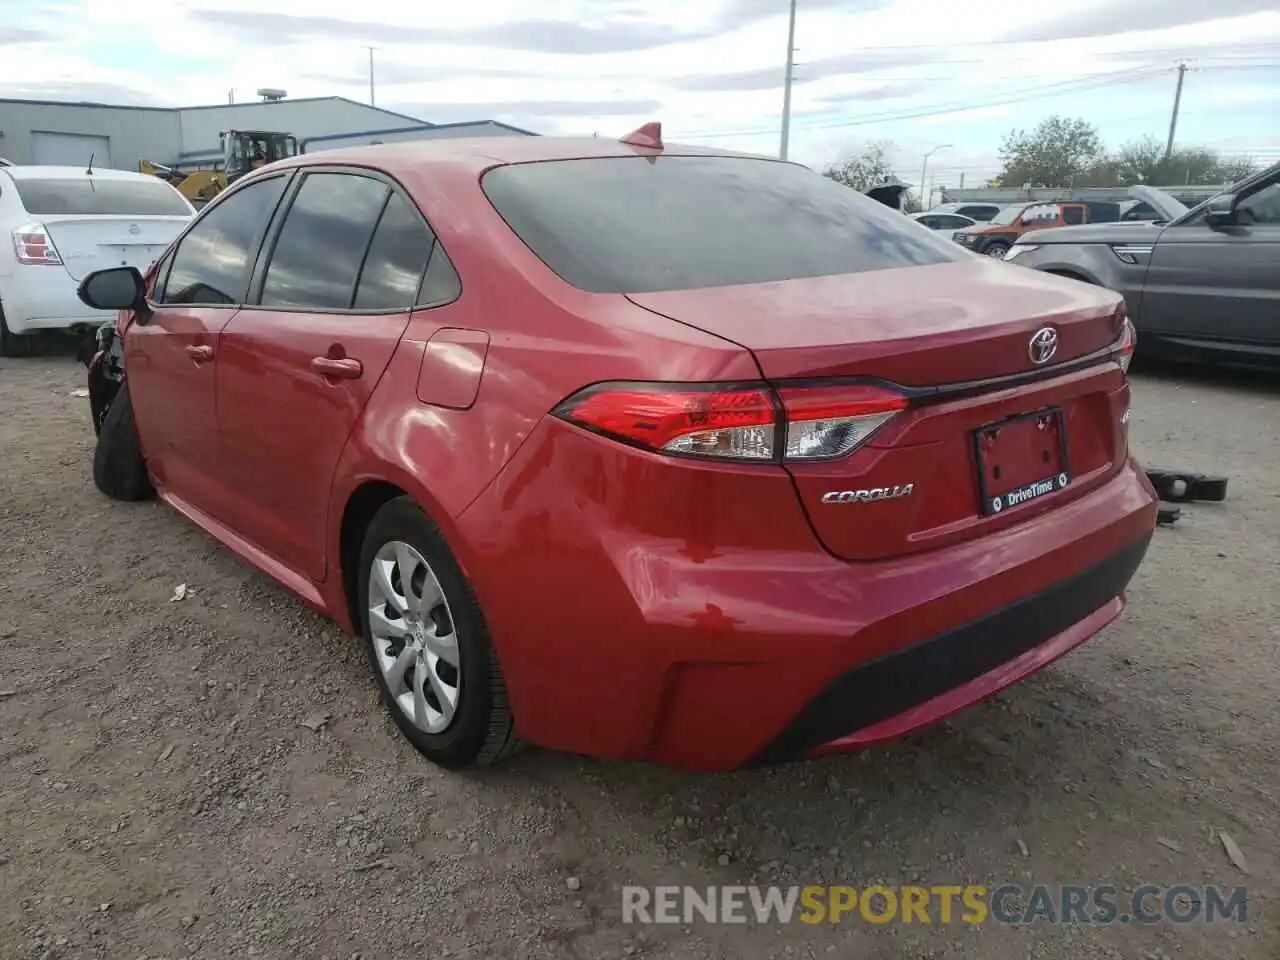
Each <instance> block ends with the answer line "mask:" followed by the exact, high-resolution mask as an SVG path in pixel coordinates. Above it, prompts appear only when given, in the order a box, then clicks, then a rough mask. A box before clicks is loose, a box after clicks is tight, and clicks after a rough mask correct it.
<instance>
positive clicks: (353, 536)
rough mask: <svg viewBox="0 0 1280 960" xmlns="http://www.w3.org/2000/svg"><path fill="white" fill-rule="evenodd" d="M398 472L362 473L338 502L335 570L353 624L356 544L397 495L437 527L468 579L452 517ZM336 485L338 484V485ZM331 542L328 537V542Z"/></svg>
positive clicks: (355, 619)
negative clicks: (339, 510)
mask: <svg viewBox="0 0 1280 960" xmlns="http://www.w3.org/2000/svg"><path fill="white" fill-rule="evenodd" d="M384 466H386V465H384ZM399 473H400V471H398V470H395V469H391V468H389V467H388V468H387V469H384V470H377V471H376V472H374V473H372V474H366V475H364V476H363V477H361V478H360V479H359V481H358V482H357V483H356V484H355V487H354V488H353V489H352V490H351V492H350V493H348V494H347V496H346V499H345V501H343V503H342V519H341V521H339V526H338V538H337V548H338V555H337V571H336V572H337V573H338V574H339V580H338V582H339V584H340V585H341V587H342V593H343V600H344V602H345V604H346V606H345V609H346V611H347V614H348V616H350V617H351V623H352V624H353V625H358V624H359V623H360V618H359V607H358V604H359V601H358V595H359V592H360V591H359V587H358V581H359V579H360V548H361V546H362V545H363V543H364V535H365V531H366V530H368V529H369V524H370V523H371V522H372V521H373V518H374V517H375V516H376V515H377V513H378V511H379V510H381V509H382V508H383V507H384V506H386V505H387V504H388V503H390V502H391V501H392V500H395V499H397V498H399V497H407V498H408V499H409V500H411V501H413V503H414V504H415V505H416V506H417V507H418V509H419V510H421V511H422V512H423V513H424V514H426V516H427V519H428V520H430V521H431V523H433V524H434V525H435V526H436V528H437V529H438V530H439V531H440V536H441V537H442V538H443V539H444V541H445V546H447V547H448V548H449V553H450V554H452V556H453V559H454V560H455V562H457V564H458V566H459V567H460V568H461V569H462V573H463V576H465V577H467V579H468V580H470V579H471V571H470V564H469V563H468V559H467V556H466V554H465V552H464V551H462V550H460V549H459V544H458V532H457V529H456V528H455V527H454V525H453V523H452V517H451V516H450V515H449V513H448V512H447V511H446V510H445V509H444V508H443V506H442V505H441V504H440V503H439V502H437V501H436V499H435V498H434V497H432V496H431V495H430V494H429V493H428V492H427V491H426V490H424V489H423V488H422V486H421V485H420V484H418V483H417V482H416V478H415V477H413V476H412V475H411V474H410V475H398V474H399ZM339 487H340V488H341V485H339ZM335 513H336V510H335ZM332 542H333V541H332V540H331V541H330V543H332Z"/></svg>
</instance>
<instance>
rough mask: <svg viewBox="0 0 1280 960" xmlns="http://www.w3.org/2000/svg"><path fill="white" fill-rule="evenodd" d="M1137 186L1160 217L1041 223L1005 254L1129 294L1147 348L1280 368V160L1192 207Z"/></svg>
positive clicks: (1142, 344) (1143, 347)
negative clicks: (1063, 224)
mask: <svg viewBox="0 0 1280 960" xmlns="http://www.w3.org/2000/svg"><path fill="white" fill-rule="evenodd" d="M1133 193H1134V196H1135V197H1136V198H1138V199H1140V200H1143V201H1145V202H1146V203H1148V204H1150V205H1151V206H1152V207H1154V208H1155V209H1156V211H1157V212H1158V213H1159V215H1160V216H1161V217H1162V218H1163V219H1161V220H1156V221H1154V222H1145V223H1144V222H1132V221H1129V222H1119V223H1099V224H1090V225H1087V226H1081V227H1059V228H1055V229H1048V230H1037V231H1035V232H1033V233H1028V234H1025V235H1024V236H1023V237H1021V238H1020V239H1019V240H1018V241H1017V242H1016V243H1015V244H1014V245H1013V246H1012V247H1011V248H1010V249H1009V252H1008V253H1007V254H1005V257H1004V259H1005V260H1007V261H1012V262H1013V263H1015V264H1018V265H1021V266H1024V267H1031V268H1033V269H1035V270H1043V271H1045V272H1046V273H1055V274H1058V275H1059V276H1064V277H1072V278H1074V279H1076V280H1083V281H1084V282H1086V283H1092V284H1097V285H1099V286H1103V287H1107V288H1109V289H1111V290H1114V291H1116V292H1117V293H1120V294H1123V295H1124V298H1125V301H1126V302H1127V304H1128V307H1129V316H1130V318H1131V319H1132V320H1133V323H1134V326H1135V327H1136V328H1137V330H1138V349H1139V352H1140V353H1146V354H1149V355H1151V354H1163V355H1166V356H1176V357H1182V358H1187V359H1204V360H1215V361H1220V362H1228V363H1244V364H1250V365H1262V366H1275V367H1280V163H1278V164H1275V165H1274V166H1272V167H1270V168H1268V169H1266V170H1263V171H1261V172H1260V173H1257V174H1255V175H1253V176H1252V177H1249V178H1248V179H1246V180H1244V181H1242V182H1240V183H1238V184H1236V185H1235V186H1234V187H1231V188H1230V189H1228V190H1227V191H1226V192H1224V193H1221V194H1219V195H1218V196H1216V197H1213V198H1212V199H1210V200H1207V201H1206V202H1204V203H1202V204H1200V205H1199V206H1197V207H1196V208H1195V209H1192V210H1188V209H1187V208H1186V207H1185V206H1183V205H1182V204H1181V203H1179V202H1178V201H1177V200H1175V199H1174V198H1173V197H1171V196H1169V195H1168V194H1167V193H1164V192H1163V191H1160V190H1155V189H1153V188H1150V187H1134V188H1133Z"/></svg>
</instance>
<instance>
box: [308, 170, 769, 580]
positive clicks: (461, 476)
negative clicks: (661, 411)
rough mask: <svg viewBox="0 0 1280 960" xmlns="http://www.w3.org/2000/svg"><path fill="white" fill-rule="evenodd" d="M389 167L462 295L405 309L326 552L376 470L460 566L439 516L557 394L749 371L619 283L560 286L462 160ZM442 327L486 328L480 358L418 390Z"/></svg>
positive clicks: (454, 508)
mask: <svg viewBox="0 0 1280 960" xmlns="http://www.w3.org/2000/svg"><path fill="white" fill-rule="evenodd" d="M398 175H399V176H400V179H401V182H402V183H403V184H404V185H405V186H406V187H407V188H408V189H409V191H410V193H411V194H412V195H413V198H414V200H415V201H416V202H417V203H418V205H419V207H420V208H421V209H422V212H423V213H424V214H425V215H426V216H427V219H428V220H429V221H430V222H431V224H432V227H433V228H434V229H435V231H436V234H437V236H438V238H439V241H440V244H441V247H442V249H443V250H444V251H445V252H446V254H447V255H448V257H449V259H450V260H451V261H452V262H453V265H454V267H455V268H456V269H457V272H458V275H459V277H460V279H461V281H462V294H461V296H459V297H458V299H456V300H454V301H453V302H452V303H449V304H447V305H443V306H440V307H435V308H431V309H424V310H418V311H415V312H414V314H413V315H412V317H411V319H410V322H409V325H408V327H407V328H406V330H405V333H404V338H403V339H402V340H401V342H400V344H399V346H398V347H397V349H396V352H395V354H394V355H393V356H392V359H391V362H390V363H389V364H388V366H387V370H386V372H385V373H384V375H383V378H382V381H381V382H380V383H379V385H378V387H377V389H376V390H375V391H374V394H373V396H372V397H371V398H370V401H369V404H368V406H367V407H366V408H365V411H364V414H363V416H362V418H361V420H360V422H359V424H358V425H357V428H356V429H355V430H354V431H353V433H352V437H351V440H350V442H349V443H348V444H347V448H346V449H345V450H344V451H343V456H342V459H341V461H340V462H339V465H338V469H337V472H336V474H335V477H334V484H333V501H332V505H331V510H330V518H331V519H330V525H331V534H330V545H331V547H330V548H331V550H332V551H333V554H332V555H334V556H336V555H337V549H338V543H339V538H340V526H341V518H342V515H343V512H344V510H345V507H346V503H347V501H348V500H349V498H350V497H351V494H352V493H353V492H354V491H355V490H356V489H357V488H358V487H359V486H360V485H361V484H362V483H364V482H366V481H368V480H382V481H386V482H389V483H393V484H395V485H396V486H398V487H400V488H401V489H403V490H405V491H406V492H407V493H408V494H409V495H410V496H412V497H414V499H416V500H417V501H418V503H419V504H420V505H421V506H422V507H423V509H424V510H426V511H427V513H428V514H430V515H431V516H432V518H433V519H434V520H435V521H436V522H437V523H438V524H439V525H440V527H441V529H442V530H443V531H444V533H445V535H446V537H448V538H449V539H450V541H451V543H453V546H454V551H455V553H457V554H458V558H459V560H460V561H462V563H463V566H464V568H465V567H466V566H467V555H468V552H469V551H468V549H467V545H466V544H465V543H462V542H459V541H458V540H457V538H456V529H455V527H454V523H453V519H454V518H455V517H457V516H458V515H459V514H461V513H462V511H463V510H465V509H466V507H467V506H468V505H469V504H470V503H472V502H473V501H474V500H475V499H476V497H478V496H479V495H480V493H481V492H482V491H483V490H484V489H485V488H486V486H487V485H488V484H490V483H491V482H492V481H493V480H494V478H495V477H496V476H498V474H499V473H500V471H501V470H502V467H503V465H504V464H506V463H507V462H508V461H509V460H510V459H511V458H512V457H513V456H514V455H515V453H516V451H517V450H518V449H519V447H520V445H521V444H522V443H524V441H525V440H526V439H527V438H528V436H529V435H530V433H531V431H532V430H533V428H534V427H535V426H536V425H537V424H538V422H539V421H540V420H541V419H542V418H543V417H544V416H546V415H547V413H548V412H549V411H550V410H551V409H552V408H553V407H554V406H555V405H556V404H557V403H559V402H560V401H561V400H563V399H564V398H565V397H566V396H568V395H569V394H571V393H573V392H575V391H576V390H579V389H581V388H582V387H584V386H587V385H589V384H591V383H596V382H600V381H604V380H677V381H678V380H694V381H700V380H742V379H755V378H757V377H758V376H759V369H758V368H757V367H756V365H755V361H754V360H753V359H752V357H751V355H750V354H749V353H748V352H747V351H746V350H744V349H743V348H741V347H739V346H737V345H736V344H732V343H729V342H728V341H725V340H722V339H720V338H719V337H716V336H714V335H712V334H708V333H705V332H703V331H700V330H694V329H692V328H689V327H686V326H684V325H682V324H678V323H674V322H673V321H671V320H668V319H666V318H664V317H658V316H655V315H654V314H652V313H650V312H649V311H647V310H643V309H641V308H640V307H637V306H635V305H634V304H632V303H630V302H629V301H627V300H626V299H625V298H624V297H622V296H620V295H600V294H587V293H583V292H581V291H578V290H575V289H574V288H572V287H569V286H568V285H567V284H565V283H564V282H563V281H562V280H560V279H559V277H557V276H555V275H554V274H553V273H552V272H551V271H550V270H549V269H547V267H546V266H544V265H543V264H542V263H541V261H539V260H537V258H536V257H534V255H533V254H532V253H531V252H530V251H529V249H528V248H527V247H526V246H525V245H524V244H523V243H522V242H521V241H520V240H519V238H517V237H516V236H515V235H514V234H512V233H511V230H510V228H509V227H508V226H507V225H506V223H505V222H504V221H503V220H502V219H501V218H500V217H499V216H498V214H497V212H496V211H495V210H494V209H493V207H492V206H491V205H490V204H489V202H488V200H487V199H486V198H485V197H484V195H483V193H482V192H481V190H480V187H479V184H478V183H477V182H476V179H475V175H474V173H468V172H467V171H466V170H462V169H457V168H454V167H451V166H449V165H443V166H440V167H439V168H435V167H432V168H422V169H418V168H414V169H412V170H404V171H399V172H398ZM447 330H453V331H459V330H461V331H470V332H471V333H470V334H469V336H468V337H467V338H464V339H467V340H468V343H469V346H468V347H467V349H466V350H465V351H463V352H464V353H470V355H471V357H472V359H474V358H475V357H476V356H477V355H478V353H479V350H478V343H479V340H480V338H481V337H487V338H488V341H489V343H488V348H487V349H486V350H485V351H484V362H483V368H482V370H481V371H480V373H479V376H478V377H475V378H472V379H473V380H474V381H475V382H473V383H471V385H470V386H466V385H467V384H468V376H467V375H463V376H454V377H453V382H452V385H449V386H446V385H445V384H444V383H443V382H440V381H435V382H433V383H432V384H430V385H427V384H426V383H425V382H424V384H423V387H422V396H421V398H420V396H419V389H420V388H419V383H420V378H421V379H422V380H423V381H425V380H426V379H428V377H427V371H428V370H430V369H432V368H433V367H435V368H440V367H441V365H442V363H443V362H444V361H446V359H447V358H446V356H445V354H446V353H451V352H452V351H441V352H440V354H439V355H438V356H432V357H431V359H427V357H428V349H429V348H428V344H429V343H432V342H437V339H436V338H452V339H453V340H454V341H455V342H456V341H457V340H458V339H459V338H458V337H457V336H456V335H455V334H446V331H447ZM446 342H449V340H448V339H441V340H439V341H438V343H439V344H444V343H446ZM455 359H456V356H455ZM444 365H446V366H447V364H444ZM445 376H446V377H448V376H453V375H451V374H450V375H445ZM431 379H434V378H431ZM464 386H466V389H463V388H464ZM472 388H474V394H475V396H474V399H473V401H472V402H471V403H470V404H469V405H468V406H466V408H465V409H462V408H461V407H462V404H461V403H459V402H457V401H459V400H460V399H464V398H463V397H462V394H463V393H465V392H466V390H467V389H472ZM441 401H449V402H448V403H442V402H441ZM482 601H483V598H482Z"/></svg>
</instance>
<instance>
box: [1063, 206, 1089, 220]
mask: <svg viewBox="0 0 1280 960" xmlns="http://www.w3.org/2000/svg"><path fill="white" fill-rule="evenodd" d="M1062 222H1063V223H1066V224H1078V223H1084V207H1063V208H1062Z"/></svg>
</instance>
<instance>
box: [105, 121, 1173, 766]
mask: <svg viewBox="0 0 1280 960" xmlns="http://www.w3.org/2000/svg"><path fill="white" fill-rule="evenodd" d="M922 290H923V291H927V296H924V297H922V296H921V295H920V291H922ZM81 295H82V296H83V297H84V299H85V301H86V302H87V303H88V304H90V305H91V306H92V307H94V308H102V309H108V310H120V311H122V315H121V317H120V318H119V321H118V326H108V327H106V328H105V329H104V332H103V350H102V352H100V353H99V354H98V355H97V356H96V357H95V358H94V360H93V361H92V362H91V364H90V368H89V385H90V394H91V402H92V404H93V409H94V410H95V412H96V413H98V414H100V416H98V417H96V418H95V419H96V420H97V422H98V426H99V435H98V442H97V448H96V451H95V454H94V464H93V475H94V480H95V482H96V483H97V485H98V487H99V489H101V490H102V491H103V492H104V493H106V494H107V495H109V496H112V497H115V498H118V499H123V500H134V499H143V498H146V497H149V496H152V495H154V494H155V493H156V492H158V493H159V496H160V497H161V498H162V499H163V500H165V501H166V502H168V503H169V504H170V505H172V506H173V507H174V508H176V509H177V510H178V511H179V512H181V513H182V514H184V515H185V516H186V517H188V518H190V519H191V520H193V521H194V522H195V523H196V524H198V525H199V526H200V527H202V528H203V529H204V530H205V531H207V532H208V533H209V534H211V535H212V536H213V537H215V538H216V539H218V540H221V541H222V542H223V543H224V544H226V545H227V546H228V547H230V548H231V549H232V550H234V551H235V552H236V553H238V554H239V555H240V556H241V557H243V558H245V559H246V560H248V561H249V562H250V563H252V564H254V565H255V566H257V567H258V568H260V569H261V570H263V571H265V572H266V573H267V574H268V575H270V576H272V577H274V578H275V579H276V580H277V581H279V582H280V583H282V584H284V585H285V586H286V587H288V588H289V589H290V590H292V591H294V592H295V593H297V594H298V595H299V596H301V597H302V598H304V599H305V600H306V601H307V602H309V603H311V604H312V605H314V606H315V607H317V608H319V609H320V610H322V611H324V612H325V613H327V614H329V615H330V616H332V617H333V618H335V619H336V620H338V622H339V623H341V624H342V625H343V626H344V627H347V628H348V629H350V630H352V631H353V632H357V633H359V634H361V635H362V636H363V638H364V642H363V645H364V648H365V650H366V653H367V655H368V658H369V662H370V668H371V672H372V674H373V676H374V678H375V682H376V683H377V684H378V687H379V691H380V693H381V696H382V699H383V702H384V703H385V705H386V707H387V709H388V711H389V713H390V715H391V716H392V717H393V718H394V720H395V722H396V723H397V724H398V725H399V727H400V730H401V731H402V732H403V733H404V735H405V736H406V737H407V738H408V739H409V740H410V742H412V743H413V744H414V746H415V747H416V748H417V749H418V750H420V751H421V752H422V753H423V754H425V755H426V756H427V757H428V758H430V759H431V760H433V761H435V762H436V763H439V764H441V765H443V766H446V767H463V766H469V765H475V764H484V763H490V762H493V761H495V760H497V759H499V758H501V757H503V756H504V755H505V754H507V753H508V752H509V750H510V749H511V747H512V746H513V744H514V743H515V742H516V740H517V739H522V740H528V741H532V742H534V743H536V744H539V745H541V746H545V747H550V748H556V749H562V750H568V751H573V752H576V753H583V754H592V755H599V756H610V757H629V758H633V759H644V760H650V761H656V762H661V763H665V764H672V765H678V766H683V767H690V768H705V769H726V768H733V767H739V766H742V765H746V764H761V763H770V762H777V761H782V760H787V759H792V758H797V757H803V756H808V755H812V754H815V753H829V752H835V751H841V750H851V749H857V748H860V747H863V746H867V745H870V744H873V743H876V742H879V741H882V740H885V739H888V738H891V737H896V736H899V735H901V734H904V733H906V732H908V731H910V730H912V729H915V728H917V727H920V726H922V725H925V724H928V723H931V722H934V721H936V720H939V719H941V718H942V717H945V716H948V715H950V714H951V713H953V712H954V711H956V710H957V709H960V708H961V707H962V706H964V705H966V704H969V703H972V702H974V701H976V700H979V699H981V698H983V697H986V696H988V695H990V694H992V693H994V692H996V691H997V690H999V689H1001V688H1002V687H1004V686H1006V685H1008V684H1010V683H1013V682H1015V681H1017V680H1018V679H1021V678H1022V677H1024V676H1026V675H1028V674H1030V673H1032V672H1034V671H1036V670H1038V669H1040V668H1041V667H1043V666H1045V665H1046V664H1047V663H1049V662H1050V661H1052V660H1053V659H1055V658H1057V657H1058V656H1060V655H1062V654H1064V653H1065V652H1067V651H1068V650H1070V649H1071V648H1073V647H1075V646H1077V645H1078V644H1080V643H1083V642H1084V641H1085V640H1087V639H1088V638H1089V637H1091V636H1093V635H1094V634H1095V633H1096V632H1097V631H1098V630H1100V629H1101V628H1102V627H1103V626H1105V625H1106V624H1107V623H1109V622H1110V621H1111V620H1113V619H1114V618H1115V617H1117V616H1118V615H1119V614H1120V612H1121V610H1122V608H1123V606H1124V602H1125V601H1124V590H1125V586H1126V584H1127V583H1128V582H1129V580H1130V578H1131V577H1132V575H1133V573H1134V571H1135V570H1136V569H1137V567H1138V565H1139V563H1140V562H1141V560H1142V557H1143V555H1144V553H1145V551H1146V549H1147V545H1148V542H1149V539H1150V537H1151V534H1152V531H1153V529H1154V526H1155V519H1156V511H1157V501H1156V497H1155V494H1154V491H1153V490H1152V489H1151V486H1150V484H1149V483H1148V482H1147V479H1146V476H1145V474H1144V473H1143V472H1142V470H1141V469H1140V468H1139V467H1138V465H1137V464H1136V463H1135V461H1134V460H1133V459H1132V457H1131V456H1130V453H1129V450H1128V442H1127V435H1126V426H1125V425H1126V423H1127V422H1128V408H1129V385H1128V381H1127V377H1126V368H1127V366H1128V360H1129V348H1130V344H1131V342H1132V338H1131V329H1130V327H1129V324H1128V322H1127V320H1126V319H1125V315H1124V310H1123V302H1122V300H1121V298H1120V297H1119V296H1117V295H1116V294H1114V293H1110V292H1108V291H1105V290H1102V289H1099V288H1096V287H1087V286H1085V285H1083V284H1079V283H1075V282H1073V281H1069V280H1063V279H1061V278H1058V277H1050V276H1040V275H1036V274H1031V273H1028V272H1025V271H1020V270H1016V269H1014V268H1011V267H1009V266H1007V265H1005V264H1000V263H992V262H989V261H987V260H985V259H982V258H978V257H972V256H968V255H966V254H965V253H964V252H963V251H961V250H959V249H958V248H957V247H956V246H955V244H953V243H951V242H950V241H948V240H946V239H944V238H941V237H937V236H934V235H932V234H930V233H929V232H928V231H927V230H922V229H919V228H918V227H916V226H914V225H912V224H910V223H908V222H906V220H905V218H904V217H903V216H902V215H901V214H899V213H898V212H896V211H894V210H891V209H889V208H887V207H885V206H883V205H881V204H879V203H877V202H875V201H873V200H871V199H870V198H868V197H866V196H864V195H862V194H860V193H859V192H857V191H855V190H850V189H848V188H846V187H844V186H842V185H840V184H838V183H836V182H834V181H832V180H829V179H828V178H826V177H823V176H821V175H819V174H817V173H814V172H813V171H811V170H808V169H806V168H804V167H802V166H800V165H798V164H791V163H783V162H778V161H776V160H774V159H772V158H767V157H759V158H757V157H750V156H743V155H736V154H726V153H723V152H719V151H714V150H707V149H702V148H696V147H670V148H664V147H663V146H662V145H661V139H660V129H657V128H656V125H651V126H650V127H647V128H643V129H642V130H641V131H637V132H636V134H634V135H632V136H631V137H629V138H627V139H625V140H624V141H623V142H620V143H619V142H609V141H607V140H603V139H558V138H553V137H528V138H524V137H520V138H516V137H511V138H502V139H496V138H493V139H477V140H474V141H468V140H448V141H444V140H436V141H425V142H418V143H397V144H389V145H384V146H380V147H363V148H356V149H346V150H333V151H326V152H324V153H322V154H312V155H303V156H300V157H295V158H290V159H287V160H282V161H279V162H277V163H276V164H273V165H272V166H270V167H267V168H265V169H264V170H262V171H260V172H256V173H252V174H250V175H249V176H247V177H246V178H245V179H243V180H241V181H240V182H238V183H236V184H234V185H233V186H232V187H231V188H230V189H229V190H228V191H227V192H225V193H223V194H220V195H219V196H218V197H217V198H216V199H215V200H213V201H212V202H211V203H210V204H209V206H207V207H206V208H205V209H204V210H202V211H201V212H200V214H199V215H198V216H197V218H196V219H195V220H194V221H193V223H192V224H191V226H190V228H189V229H188V230H187V231H186V232H185V233H184V234H183V235H182V236H181V237H180V238H179V239H178V240H177V242H176V243H175V244H174V245H173V246H172V248H171V249H170V251H169V252H168V253H166V254H165V256H164V257H163V258H162V259H161V261H160V262H159V263H158V264H157V265H156V267H155V268H153V269H152V270H151V271H149V272H147V274H146V275H145V276H143V275H142V274H141V273H140V272H139V271H138V270H137V269H135V268H133V267H116V268H113V269H107V270H102V271H99V272H96V273H93V274H90V275H89V276H87V277H86V278H85V279H84V281H83V283H82V286H81ZM762 518H768V522H762ZM279 640H280V645H279V648H278V649H277V650H275V651H274V654H275V655H278V656H279V657H280V658H281V659H282V661H286V662H290V663H301V662H305V663H306V664H307V668H306V669H308V670H311V669H313V668H314V666H315V656H316V653H315V650H313V649H310V648H308V647H307V645H306V644H305V643H303V644H302V645H301V646H299V640H298V638H296V637H289V636H283V635H282V636H281V637H279ZM272 653H273V652H271V651H269V652H266V653H265V654H264V655H266V656H271V655H272ZM299 682H302V681H301V680H299ZM317 682H319V681H317Z"/></svg>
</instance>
